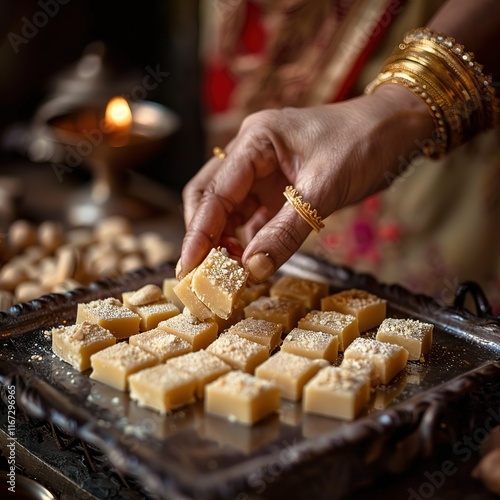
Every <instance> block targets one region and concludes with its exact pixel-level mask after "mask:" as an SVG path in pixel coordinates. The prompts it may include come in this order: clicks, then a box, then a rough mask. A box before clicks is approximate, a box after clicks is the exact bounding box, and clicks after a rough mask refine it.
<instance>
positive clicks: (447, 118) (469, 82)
mask: <svg viewBox="0 0 500 500" xmlns="http://www.w3.org/2000/svg"><path fill="white" fill-rule="evenodd" d="M482 70H483V67H482V66H481V65H480V64H479V63H477V62H476V61H475V58H474V54H473V53H472V52H466V51H465V49H464V47H463V46H462V45H460V44H459V43H457V42H456V41H455V39H453V38H451V37H447V36H445V35H443V34H441V33H433V32H432V31H430V30H429V29H427V28H419V29H416V30H412V31H410V32H409V33H408V34H407V35H406V36H405V38H404V40H403V42H402V43H401V44H399V46H397V47H396V48H395V49H394V51H393V52H392V54H391V55H390V56H389V57H388V58H387V59H386V61H385V63H384V65H383V67H382V70H381V72H380V74H379V75H378V76H377V78H375V80H374V81H373V82H371V83H370V84H369V85H368V86H367V87H366V89H365V92H366V93H371V92H373V91H374V89H375V88H376V87H378V86H379V85H381V84H383V83H398V84H400V85H403V86H405V87H407V88H408V89H410V90H412V91H413V92H414V93H415V95H417V96H418V97H419V98H420V99H421V100H422V101H423V103H424V104H425V105H426V107H427V108H428V110H429V112H430V114H431V115H432V118H433V121H434V124H435V132H434V134H433V135H435V137H433V139H434V147H431V148H427V150H426V151H424V154H426V155H428V156H431V157H434V158H435V157H439V156H441V155H442V154H445V153H447V152H448V151H449V150H451V149H452V148H454V147H456V146H458V145H460V144H462V143H464V142H466V141H467V140H468V139H470V138H471V137H473V136H474V135H476V134H477V133H479V132H481V131H483V130H486V129H489V128H492V127H494V126H496V125H497V123H498V119H499V113H498V110H499V100H498V99H497V98H496V96H495V90H494V89H493V87H492V86H491V77H489V76H485V75H484V74H483V71H482Z"/></svg>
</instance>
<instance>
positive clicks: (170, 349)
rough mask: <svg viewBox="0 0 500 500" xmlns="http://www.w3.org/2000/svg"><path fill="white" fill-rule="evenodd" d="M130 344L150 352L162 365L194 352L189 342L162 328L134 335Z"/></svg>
mask: <svg viewBox="0 0 500 500" xmlns="http://www.w3.org/2000/svg"><path fill="white" fill-rule="evenodd" d="M128 342H129V344H130V345H135V346H137V347H139V348H141V349H142V350H144V351H147V352H150V353H151V354H153V355H154V356H156V357H157V358H158V360H159V361H160V363H164V362H165V361H166V360H167V359H170V358H173V357H175V356H181V355H183V354H187V353H188V352H191V351H192V350H193V346H192V345H191V344H190V343H189V342H186V341H185V340H184V339H181V338H180V337H178V336H177V335H174V334H173V333H168V332H166V331H165V330H162V329H161V328H154V329H153V330H148V331H147V332H143V333H138V334H137V335H133V336H132V337H130V339H129V341H128Z"/></svg>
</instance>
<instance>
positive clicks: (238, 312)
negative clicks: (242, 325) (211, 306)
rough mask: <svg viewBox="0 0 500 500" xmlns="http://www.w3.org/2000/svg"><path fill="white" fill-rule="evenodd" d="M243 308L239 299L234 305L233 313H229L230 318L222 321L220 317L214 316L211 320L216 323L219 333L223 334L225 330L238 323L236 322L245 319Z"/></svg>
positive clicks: (243, 305)
mask: <svg viewBox="0 0 500 500" xmlns="http://www.w3.org/2000/svg"><path fill="white" fill-rule="evenodd" d="M244 307H245V303H244V302H242V301H241V299H239V300H238V302H237V303H236V304H235V306H234V309H233V312H232V313H231V316H229V318H227V319H223V318H221V317H220V316H217V315H214V317H213V320H214V321H215V322H216V323H217V326H218V327H219V332H223V331H224V330H227V329H228V328H231V327H232V326H233V325H235V324H236V323H238V321H241V320H242V319H245V311H244Z"/></svg>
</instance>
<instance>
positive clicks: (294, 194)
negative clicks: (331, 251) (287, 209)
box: [283, 186, 325, 233]
mask: <svg viewBox="0 0 500 500" xmlns="http://www.w3.org/2000/svg"><path fill="white" fill-rule="evenodd" d="M283 194H284V195H285V198H286V199H287V201H288V203H290V205H292V207H293V208H295V210H296V211H297V213H298V214H299V215H300V216H301V217H302V218H303V219H304V220H305V221H306V222H307V223H308V224H309V225H310V226H311V227H312V228H313V229H314V230H315V231H316V232H317V233H319V230H320V229H321V228H323V227H325V225H324V224H323V222H322V219H321V217H320V216H319V215H318V212H317V211H316V209H312V208H311V204H310V203H306V202H305V201H304V200H303V199H302V196H301V195H300V194H299V192H298V191H297V190H296V189H295V188H294V187H293V186H287V187H286V188H285V191H284V192H283Z"/></svg>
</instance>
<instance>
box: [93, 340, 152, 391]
mask: <svg viewBox="0 0 500 500" xmlns="http://www.w3.org/2000/svg"><path fill="white" fill-rule="evenodd" d="M90 363H91V365H92V373H91V374H90V378H93V379H94V380H98V381H99V382H102V383H103V384H106V385H110V386H111V387H114V388H115V389H118V390H119V391H126V390H127V389H128V382H127V378H128V376H129V375H131V374H132V373H135V372H138V371H139V370H143V369H144V368H148V367H150V366H153V365H156V364H157V363H158V359H157V358H156V356H153V355H152V354H151V353H149V352H146V351H143V350H142V349H140V348H139V347H137V346H134V345H130V344H128V343H127V342H119V343H118V344H115V345H113V346H111V347H107V348H106V349H103V350H102V351H99V352H97V353H96V354H93V355H92V356H91V357H90Z"/></svg>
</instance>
